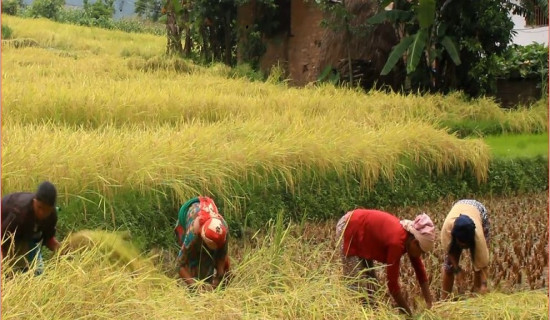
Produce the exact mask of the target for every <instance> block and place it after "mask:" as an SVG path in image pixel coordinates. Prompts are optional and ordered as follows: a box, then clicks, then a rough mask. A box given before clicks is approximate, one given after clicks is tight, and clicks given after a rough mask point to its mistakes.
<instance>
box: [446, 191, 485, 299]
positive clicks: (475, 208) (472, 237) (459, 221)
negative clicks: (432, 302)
mask: <svg viewBox="0 0 550 320" xmlns="http://www.w3.org/2000/svg"><path fill="white" fill-rule="evenodd" d="M489 225H490V224H489V217H488V215H487V209H486V208H485V206H483V204H481V203H480V202H478V201H476V200H459V201H457V202H456V203H455V204H454V205H453V207H452V208H451V211H450V212H449V214H448V215H447V218H446V219H445V222H444V223H443V229H442V230H441V244H442V245H443V248H444V250H445V252H446V255H445V262H444V263H443V268H442V278H443V283H442V289H443V290H442V293H441V298H442V299H446V298H447V296H448V295H449V294H450V293H451V292H452V290H453V283H454V279H455V276H456V275H458V274H460V273H461V272H462V269H461V268H460V266H459V265H458V263H459V261H460V254H461V253H462V250H463V249H470V255H471V257H472V264H473V267H474V286H473V288H472V292H479V293H485V292H487V269H488V267H489V249H488V247H489Z"/></svg>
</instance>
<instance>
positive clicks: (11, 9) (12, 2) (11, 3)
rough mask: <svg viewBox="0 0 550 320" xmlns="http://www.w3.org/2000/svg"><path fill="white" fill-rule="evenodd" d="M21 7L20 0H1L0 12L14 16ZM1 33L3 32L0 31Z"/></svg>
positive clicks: (21, 2)
mask: <svg viewBox="0 0 550 320" xmlns="http://www.w3.org/2000/svg"><path fill="white" fill-rule="evenodd" d="M22 7H23V1H22V0H2V13H5V14H9V15H12V16H16V15H17V14H18V13H19V11H20V10H21V8H22ZM3 34H4V32H2V35H3ZM3 39H4V38H3Z"/></svg>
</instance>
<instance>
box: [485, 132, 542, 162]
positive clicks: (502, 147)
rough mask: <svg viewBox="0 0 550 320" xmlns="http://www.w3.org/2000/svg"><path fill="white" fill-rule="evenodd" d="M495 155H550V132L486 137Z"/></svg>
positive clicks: (517, 156)
mask: <svg viewBox="0 0 550 320" xmlns="http://www.w3.org/2000/svg"><path fill="white" fill-rule="evenodd" d="M484 140H485V142H486V143H487V144H488V145H489V147H490V149H491V152H492V154H493V156H494V157H499V158H524V157H536V156H545V157H546V156H548V133H542V134H520V135H499V136H490V137H485V138H484Z"/></svg>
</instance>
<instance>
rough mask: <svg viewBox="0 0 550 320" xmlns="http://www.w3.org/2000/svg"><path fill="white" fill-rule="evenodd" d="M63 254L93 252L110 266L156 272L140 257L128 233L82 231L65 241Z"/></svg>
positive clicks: (131, 270) (151, 265)
mask: <svg viewBox="0 0 550 320" xmlns="http://www.w3.org/2000/svg"><path fill="white" fill-rule="evenodd" d="M61 250H62V251H61V252H62V253H63V254H71V255H74V254H77V253H79V252H82V251H83V250H91V251H92V252H93V254H94V255H98V256H99V257H101V258H102V259H103V260H105V261H107V262H108V263H109V264H110V265H112V266H115V267H118V268H124V269H126V270H128V271H130V272H138V271H152V270H156V269H155V268H154V266H153V264H152V263H151V261H150V260H148V259H145V258H144V257H142V256H140V252H139V250H138V249H137V248H136V247H135V246H134V245H133V244H132V243H131V242H130V239H129V234H128V233H127V232H109V231H102V230H82V231H78V232H76V233H72V234H70V235H69V236H67V238H66V239H65V240H64V243H63V248H62V249H61Z"/></svg>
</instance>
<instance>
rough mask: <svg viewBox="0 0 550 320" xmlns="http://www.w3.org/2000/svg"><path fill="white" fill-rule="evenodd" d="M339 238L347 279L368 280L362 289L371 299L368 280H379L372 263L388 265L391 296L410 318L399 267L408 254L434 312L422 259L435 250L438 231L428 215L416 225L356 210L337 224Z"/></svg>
mask: <svg viewBox="0 0 550 320" xmlns="http://www.w3.org/2000/svg"><path fill="white" fill-rule="evenodd" d="M336 235H337V237H338V241H340V252H341V258H342V263H343V269H344V276H345V277H348V278H356V277H357V276H359V275H360V274H361V275H360V277H362V278H363V280H367V284H365V285H360V286H363V287H365V289H367V292H368V293H369V299H370V294H372V292H373V288H372V285H371V284H369V283H368V282H369V281H368V280H370V279H376V275H375V273H374V270H373V269H372V267H373V261H378V262H381V263H385V264H387V267H386V277H387V282H388V289H389V292H390V294H391V296H392V297H393V299H394V300H395V302H396V303H397V305H398V307H399V308H401V311H402V312H405V313H407V314H409V315H410V314H411V309H410V308H409V305H408V304H407V301H405V298H404V297H403V295H402V293H401V289H400V286H399V263H400V260H401V256H403V255H404V254H405V253H407V254H408V256H409V259H410V261H411V263H412V266H413V268H414V271H415V273H416V278H417V279H418V282H419V284H420V287H421V289H422V295H423V296H424V299H425V300H426V304H427V306H428V308H431V306H432V296H431V293H430V289H429V283H428V277H427V276H426V270H425V269H424V264H423V262H422V259H421V255H422V253H425V252H430V251H432V250H433V247H434V240H435V227H434V224H433V222H432V220H431V219H430V217H428V215H426V214H425V213H423V214H420V215H419V216H417V217H416V219H415V220H414V221H410V220H401V221H400V220H399V219H398V218H397V217H395V216H393V215H392V214H390V213H387V212H383V211H378V210H367V209H356V210H353V211H350V212H348V213H347V214H346V215H344V216H343V217H342V218H341V219H340V221H338V224H337V226H336ZM361 272H363V273H361Z"/></svg>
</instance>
